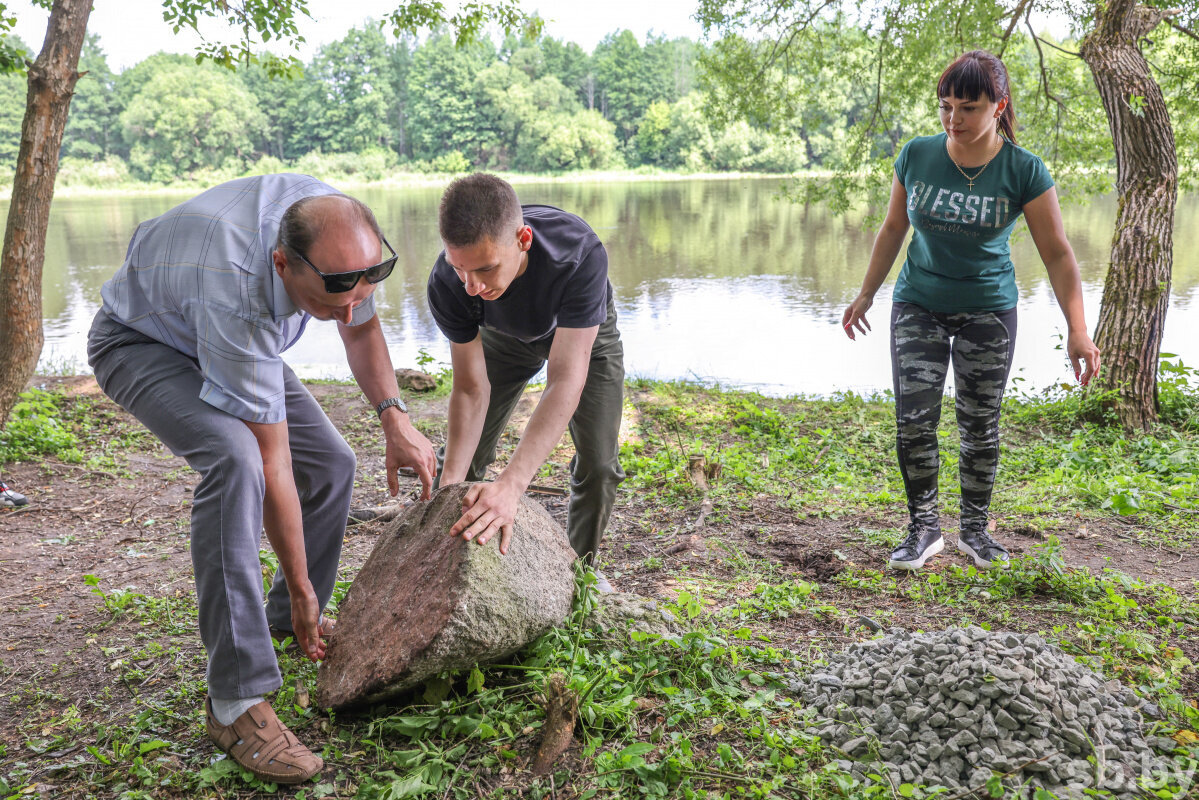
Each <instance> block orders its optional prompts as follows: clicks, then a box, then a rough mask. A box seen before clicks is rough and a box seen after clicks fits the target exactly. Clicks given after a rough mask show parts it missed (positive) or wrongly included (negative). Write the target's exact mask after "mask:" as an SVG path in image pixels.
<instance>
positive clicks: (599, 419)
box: [437, 301, 624, 562]
mask: <svg viewBox="0 0 1199 800" xmlns="http://www.w3.org/2000/svg"><path fill="white" fill-rule="evenodd" d="M480 335H481V337H482V340H483V356H484V359H485V360H486V363H487V380H488V381H489V382H490V383H491V398H490V400H489V401H488V404H487V416H486V417H485V418H484V420H483V432H482V433H481V434H480V435H479V445H478V447H477V448H475V455H474V458H473V459H472V460H471V464H470V469H469V471H468V472H467V474H466V479H467V480H468V481H481V480H483V479H484V478H485V477H486V476H487V467H488V466H489V465H490V464H491V462H492V461H495V451H496V444H497V443H498V442H499V440H500V435H501V434H503V432H504V428H505V427H507V425H508V418H509V417H511V416H512V411H513V410H514V409H515V408H516V404H517V403H518V402H519V401H520V397H521V395H522V394H523V393H524V390H525V386H527V385H528V383H529V380H530V379H531V378H532V377H533V376H534V375H536V374H537V373H538V372H539V371H540V370H541V367H542V366H543V365H544V364H545V362H546V360H547V359H548V358H549V354H550V347H551V345H552V344H553V337H550V338H548V339H546V340H545V341H541V342H534V343H532V344H526V343H525V342H522V341H520V340H519V339H516V338H513V337H511V336H506V335H504V334H502V333H497V332H495V331H493V330H488V329H487V328H483V329H481V330H480ZM623 409H624V345H623V344H622V343H621V341H620V331H619V330H617V329H616V307H615V305H614V303H612V302H611V301H609V303H608V318H607V319H606V320H605V321H604V323H603V324H602V325H600V328H599V331H597V333H596V336H595V344H594V345H593V346H592V348H591V363H590V365H589V367H588V369H587V382H586V383H585V384H584V385H583V393H582V395H581V396H580V398H579V405H578V408H576V409H575V413H574V416H572V417H571V418H570V424H569V426H568V427H569V430H570V438H571V441H573V442H574V446H575V456H574V458H572V459H571V461H570V505H569V507H568V511H567V518H566V535H567V538H568V539H569V540H570V546H571V547H573V548H574V551H575V552H576V553H577V554H578V555H579V556H580V557H581V558H585V559H587V561H588V562H591V561H593V560H594V559H595V553H596V551H597V550H598V549H599V545H600V540H601V539H603V536H604V530H605V529H606V528H607V527H608V518H609V517H610V516H611V515H612V506H613V504H614V503H615V502H616V487H617V486H618V485H620V482H621V481H622V480H624V470H623V469H621V467H620V441H619V438H620V419H621V414H622V411H623ZM444 459H445V448H444V447H442V448H441V449H440V450H439V451H438V453H437V473H438V475H440V474H441V465H442V463H443V461H444Z"/></svg>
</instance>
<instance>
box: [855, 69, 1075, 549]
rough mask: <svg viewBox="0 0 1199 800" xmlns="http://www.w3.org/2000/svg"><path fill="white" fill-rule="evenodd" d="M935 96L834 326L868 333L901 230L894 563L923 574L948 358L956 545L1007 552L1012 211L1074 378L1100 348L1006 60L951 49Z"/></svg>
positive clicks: (933, 538)
mask: <svg viewBox="0 0 1199 800" xmlns="http://www.w3.org/2000/svg"><path fill="white" fill-rule="evenodd" d="M937 97H938V98H939V100H940V112H941V124H942V125H943V126H944V128H945V133H942V134H937V135H935V136H919V137H917V138H915V139H913V140H912V141H910V142H908V143H907V144H906V145H904V148H903V150H901V151H900V153H899V158H898V159H896V161H895V178H894V180H893V181H892V184H891V201H890V204H889V205H888V207H887V217H886V220H885V221H884V222H883V226H882V229H881V230H879V233H878V237H877V238H876V239H875V240H874V249H873V251H872V252H871V254H870V265H869V267H868V268H867V269H866V278H865V280H864V281H863V282H862V291H861V293H860V294H859V295H858V297H857V299H855V300H854V301H853V303H852V304H851V305H850V306H849V308H847V309H845V314H844V315H843V316H842V319H841V323H842V325H843V326H844V328H845V333H846V334H847V335H848V336H849V338H850V339H853V338H854V331H855V330H857V331H858V332H860V333H862V334H865V333H866V332H867V331H868V330H870V323H869V322H867V321H866V311H867V310H868V309H869V308H870V306H871V305H872V304H873V302H874V294H875V292H877V291H878V288H879V286H881V285H882V283H883V280H884V279H885V278H886V277H887V273H888V272H890V271H891V266H892V265H893V264H894V262H895V258H896V256H897V255H898V254H899V249H900V247H901V246H902V245H903V240H904V237H905V236H906V235H907V231H908V228H909V226H910V227H911V228H912V229H913V234H912V241H911V243H910V244H909V245H908V253H907V258H906V259H905V261H904V263H903V270H902V271H901V272H900V274H899V279H898V280H897V281H896V282H895V293H894V301H895V302H894V305H893V306H892V310H891V365H892V375H893V379H894V383H895V418H896V427H897V429H898V430H897V436H896V448H897V451H898V455H899V469H900V472H901V473H902V475H903V484H904V489H905V491H906V492H907V498H908V513H909V516H910V518H911V522H910V524H909V526H908V535H907V537H906V538H905V539H904V540H903V541H902V542H901V543H900V544H899V546H898V547H896V548H895V551H894V552H893V553H892V554H891V559H890V561H889V566H891V567H892V568H894V569H919V568H920V567H922V566H924V563H925V562H926V561H927V560H928V559H929V558H931V557H932V556H934V555H936V554H937V553H939V552H941V550H942V549H943V548H944V546H945V543H944V540H943V539H942V537H941V524H940V519H939V516H938V510H937V473H938V470H939V467H940V459H939V455H938V451H937V423H938V421H939V419H940V415H941V397H942V394H943V393H944V387H945V373H946V371H947V369H948V366H949V364H950V363H952V364H953V375H954V381H955V383H956V385H957V397H956V410H957V420H958V430H959V432H960V434H961V461H960V467H959V470H960V477H961V485H962V515H961V533H960V534H959V536H958V549H959V550H961V551H962V552H964V553H966V554H967V555H969V556H970V557H971V558H973V559H974V563H975V564H976V565H977V566H978V567H980V568H983V569H987V568H990V567H993V566H1004V565H1006V564H1007V560H1008V552H1007V550H1006V549H1005V548H1004V547H1003V545H1001V544H999V543H998V542H996V541H995V540H994V539H992V538H991V536H990V534H989V533H988V531H987V511H988V508H989V507H990V504H991V489H992V487H993V486H994V485H995V472H996V470H997V468H998V466H999V406H1000V401H1001V400H1002V399H1003V390H1004V386H1005V385H1006V383H1007V377H1008V372H1009V370H1010V369H1011V365H1012V352H1013V350H1014V348H1015V341H1016V280H1015V271H1014V269H1013V266H1012V259H1011V252H1010V249H1009V247H1008V241H1009V239H1010V237H1011V233H1012V228H1013V227H1014V226H1015V224H1016V220H1017V218H1018V217H1019V216H1020V214H1021V213H1023V214H1024V218H1025V219H1026V220H1027V221H1028V229H1029V232H1030V233H1031V234H1032V238H1033V241H1034V242H1035V243H1036V245H1037V250H1038V252H1039V253H1040V254H1041V260H1042V261H1044V262H1045V269H1046V270H1047V271H1048V273H1049V281H1050V283H1051V284H1052V285H1053V291H1054V294H1055V295H1056V296H1057V301H1058V305H1059V306H1061V309H1062V313H1063V314H1065V317H1066V324H1067V326H1068V328H1069V337H1068V339H1067V342H1066V350H1067V353H1068V354H1069V356H1070V361H1071V363H1072V364H1073V365H1074V375H1075V377H1076V378H1077V379H1078V380H1079V381H1081V382H1082V383H1083V384H1086V383H1087V382H1088V381H1089V380H1090V379H1091V377H1092V376H1093V375H1094V374H1095V372H1096V371H1097V370H1098V369H1099V350H1098V348H1096V347H1095V344H1094V343H1093V342H1092V341H1091V337H1090V336H1088V335H1087V326H1086V321H1085V320H1084V318H1083V305H1082V285H1081V281H1080V280H1079V277H1078V263H1077V262H1076V261H1075V259H1074V251H1073V250H1071V248H1070V243H1069V242H1068V241H1066V234H1065V231H1064V230H1063V228H1062V215H1061V209H1060V208H1059V207H1058V202H1057V191H1056V190H1055V189H1054V188H1053V179H1052V178H1051V177H1050V176H1049V171H1048V170H1047V169H1045V165H1044V163H1042V161H1041V159H1040V158H1038V157H1037V156H1035V155H1033V154H1032V153H1030V152H1028V151H1027V150H1025V149H1023V148H1021V147H1018V146H1017V145H1016V133H1015V121H1016V114H1015V111H1014V110H1013V108H1012V99H1011V95H1010V93H1009V91H1008V76H1007V69H1006V68H1005V67H1004V66H1003V62H1001V61H1000V60H999V59H998V58H997V57H995V56H994V55H992V54H990V53H987V52H984V51H982V50H975V51H973V52H970V53H966V54H965V55H962V56H960V57H959V58H958V59H957V60H956V61H954V62H953V63H952V64H950V65H949V67H948V68H946V70H945V72H943V73H942V74H941V78H940V80H939V81H938V82H937Z"/></svg>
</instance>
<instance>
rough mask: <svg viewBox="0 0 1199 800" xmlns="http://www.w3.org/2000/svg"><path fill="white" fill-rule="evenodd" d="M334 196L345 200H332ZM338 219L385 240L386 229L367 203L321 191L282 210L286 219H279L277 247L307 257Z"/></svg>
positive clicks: (347, 196)
mask: <svg viewBox="0 0 1199 800" xmlns="http://www.w3.org/2000/svg"><path fill="white" fill-rule="evenodd" d="M331 198H338V199H339V200H345V201H346V202H344V203H330V202H329V200H330V199H331ZM339 222H340V223H343V224H348V225H359V226H366V227H368V228H370V229H371V230H372V231H374V233H375V235H376V236H378V237H379V239H380V240H382V239H383V230H382V229H381V228H380V227H379V222H378V220H376V219H375V215H374V212H372V211H371V210H370V208H369V207H368V206H367V205H366V203H363V202H362V201H361V200H355V199H354V198H353V197H350V196H349V195H344V194H318V195H315V196H313V197H304V198H301V199H299V200H297V201H296V202H294V203H292V204H291V205H290V206H288V207H287V210H286V211H284V212H283V218H282V219H281V220H279V237H278V239H277V240H276V242H275V249H276V250H284V249H286V250H291V251H292V252H294V253H303V254H304V255H305V256H307V255H308V254H309V253H310V252H311V251H312V246H313V245H314V244H315V243H316V240H317V239H319V238H320V237H321V234H323V233H324V232H325V229H326V228H327V227H329V225H331V224H337V223H339Z"/></svg>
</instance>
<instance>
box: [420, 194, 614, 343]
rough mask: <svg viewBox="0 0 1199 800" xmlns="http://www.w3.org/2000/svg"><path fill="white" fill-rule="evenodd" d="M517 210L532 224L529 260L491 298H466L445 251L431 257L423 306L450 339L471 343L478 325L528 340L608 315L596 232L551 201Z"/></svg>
mask: <svg viewBox="0 0 1199 800" xmlns="http://www.w3.org/2000/svg"><path fill="white" fill-rule="evenodd" d="M521 209H522V210H523V212H524V219H525V224H526V225H528V226H529V227H530V228H532V229H533V245H532V247H531V248H530V249H529V264H528V267H526V268H525V271H524V274H522V275H521V276H520V277H518V278H516V279H515V280H514V281H512V283H511V284H509V286H508V289H507V291H505V292H504V293H503V294H502V295H500V296H499V297H498V298H496V299H495V300H483V299H482V298H479V297H471V296H470V295H468V294H467V293H466V287H465V285H464V284H463V283H462V281H461V280H459V279H458V276H457V275H456V274H455V273H454V269H453V267H451V266H450V265H449V264H448V263H447V262H446V260H445V253H444V252H442V253H441V255H439V256H438V257H437V263H436V264H434V265H433V271H432V272H431V273H430V274H429V285H428V295H429V310H430V311H432V312H433V319H434V321H436V322H437V327H438V328H440V329H441V332H442V333H444V334H445V335H446V338H448V339H449V340H450V341H451V342H455V343H457V344H466V343H467V342H473V341H474V339H475V337H476V336H478V334H479V328H481V327H482V328H488V329H490V330H494V331H496V332H498V333H503V334H507V335H508V336H512V337H514V338H516V339H520V340H521V341H522V342H535V341H538V340H539V339H544V338H546V337H548V336H552V335H553V333H554V331H555V330H556V329H557V328H590V327H593V326H595V325H599V324H600V323H602V322H603V321H604V320H605V319H606V318H607V315H608V300H609V299H610V298H611V296H612V284H611V283H610V282H609V281H608V253H607V251H605V250H604V246H603V244H602V243H601V242H600V240H599V237H598V236H596V235H595V231H593V230H591V226H589V225H588V224H587V223H586V222H584V221H583V220H581V219H580V218H578V217H576V216H575V215H574V214H570V213H568V212H566V211H563V210H562V209H559V208H554V207H553V206H540V205H528V206H521Z"/></svg>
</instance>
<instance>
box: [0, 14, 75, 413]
mask: <svg viewBox="0 0 1199 800" xmlns="http://www.w3.org/2000/svg"><path fill="white" fill-rule="evenodd" d="M91 13H92V0H54V6H53V8H52V9H51V10H50V21H49V23H48V24H47V26H46V41H45V43H44V44H43V45H42V52H41V53H39V54H38V57H37V60H36V61H34V62H33V63H32V64H31V65H30V66H29V95H28V98H27V99H26V103H25V121H24V122H23V123H21V149H20V150H19V151H18V154H17V170H16V174H15V175H14V176H13V184H12V203H11V204H10V205H9V207H8V225H7V227H6V228H5V230H4V250H3V252H2V253H0V428H3V427H4V424H5V423H6V422H7V421H8V415H9V412H11V411H12V407H13V405H15V404H16V401H17V395H18V394H20V392H21V390H22V389H23V388H24V387H25V384H26V382H27V381H28V380H29V379H30V378H31V377H32V376H33V372H34V370H35V369H36V368H37V360H38V358H39V357H40V356H41V354H42V263H43V262H44V260H45V256H46V227H47V224H48V222H49V218H50V200H51V199H52V198H53V197H54V179H55V178H56V177H57V176H58V151H59V148H60V147H61V146H62V134H63V130H64V129H65V128H66V125H67V110H68V109H69V108H70V105H71V96H72V95H73V94H74V93H75V82H76V81H77V80H78V79H79V73H78V72H77V71H76V70H77V67H78V66H79V53H80V51H81V50H82V49H83V37H84V34H85V33H86V32H87V19H88V16H89V15H90V14H91Z"/></svg>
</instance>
